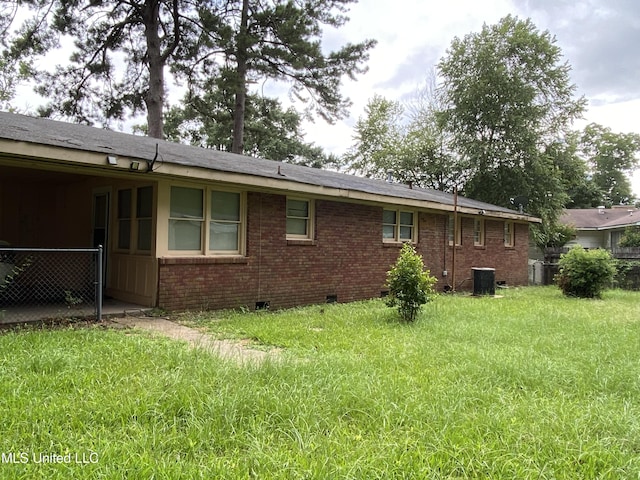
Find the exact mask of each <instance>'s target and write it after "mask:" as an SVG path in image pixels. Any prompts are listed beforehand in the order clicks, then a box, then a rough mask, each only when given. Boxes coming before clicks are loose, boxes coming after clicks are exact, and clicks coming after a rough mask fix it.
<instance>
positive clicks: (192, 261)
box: [158, 255, 249, 265]
mask: <svg viewBox="0 0 640 480" xmlns="http://www.w3.org/2000/svg"><path fill="white" fill-rule="evenodd" d="M158 261H159V263H160V265H213V264H246V263H248V262H249V258H248V257H244V256H241V255H227V256H225V255H218V256H215V257H213V256H212V257H205V256H199V257H160V258H159V259H158Z"/></svg>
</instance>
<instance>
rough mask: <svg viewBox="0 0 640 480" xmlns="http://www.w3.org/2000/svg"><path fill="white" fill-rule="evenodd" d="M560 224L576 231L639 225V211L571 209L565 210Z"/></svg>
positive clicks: (630, 207)
mask: <svg viewBox="0 0 640 480" xmlns="http://www.w3.org/2000/svg"><path fill="white" fill-rule="evenodd" d="M560 222H561V223H564V224H567V225H572V226H574V227H575V228H577V229H578V230H606V229H611V228H622V227H626V226H627V225H635V224H637V223H640V211H638V210H636V209H635V208H634V207H632V206H629V207H626V206H625V207H618V208H602V209H599V208H573V209H569V210H565V211H564V212H563V213H562V215H561V216H560Z"/></svg>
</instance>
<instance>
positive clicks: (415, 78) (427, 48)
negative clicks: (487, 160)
mask: <svg viewBox="0 0 640 480" xmlns="http://www.w3.org/2000/svg"><path fill="white" fill-rule="evenodd" d="M509 14H512V15H515V16H518V17H520V18H522V19H525V18H530V19H531V20H532V21H533V23H534V24H535V25H536V26H537V27H538V29H539V30H540V31H545V30H547V31H549V33H550V34H551V35H552V36H554V37H555V39H556V43H557V45H558V46H559V47H560V49H561V51H562V53H563V55H564V60H566V61H567V62H568V63H569V65H570V66H571V67H572V71H571V79H572V82H573V83H574V84H575V85H576V86H577V95H579V96H584V97H585V98H586V99H587V100H588V109H587V112H586V114H585V118H584V119H583V120H581V121H580V122H578V123H577V124H576V125H575V127H576V128H577V129H581V128H583V127H584V126H585V125H586V124H587V123H590V122H596V123H599V124H602V125H604V126H606V127H609V128H611V129H612V130H613V131H614V132H619V133H628V132H636V133H640V53H638V46H640V1H639V0H446V1H442V0H394V1H393V2H391V1H384V0H359V2H358V3H355V4H352V5H351V6H350V10H349V13H348V16H349V18H350V21H349V22H347V24H346V25H344V26H342V27H340V28H339V29H328V30H326V31H325V34H324V38H323V45H324V47H325V48H326V49H329V50H331V49H338V48H340V47H341V46H342V45H345V44H347V43H349V42H351V43H357V42H361V41H363V40H365V39H376V40H377V41H378V44H377V46H376V47H375V48H374V49H373V50H372V51H371V53H370V59H369V62H368V67H369V69H368V72H367V73H365V74H362V75H359V76H358V77H357V79H356V81H351V80H349V79H348V78H346V79H344V81H343V86H342V93H343V94H344V95H345V96H347V97H349V98H350V100H351V101H352V106H351V108H350V110H349V113H350V114H349V116H348V117H347V118H345V119H343V120H340V121H337V122H336V123H335V124H333V125H329V124H327V123H325V122H324V121H323V120H322V119H320V118H318V119H317V120H316V121H315V122H313V123H310V122H306V123H305V124H304V131H305V133H306V135H305V140H306V141H308V142H313V143H315V144H316V145H319V146H321V147H322V148H323V149H324V150H325V151H327V152H330V153H334V154H337V155H342V154H344V153H345V152H346V151H347V149H348V148H349V146H351V145H352V144H353V128H354V126H355V124H356V122H357V120H358V118H359V117H362V116H363V115H364V109H365V106H366V105H367V102H368V101H369V99H371V98H372V97H373V96H374V95H376V94H378V95H381V96H383V97H385V98H387V99H389V100H400V101H402V100H403V99H408V98H411V97H412V96H414V95H415V92H416V91H417V90H418V88H420V86H421V85H424V83H425V81H426V79H427V77H428V75H429V73H430V72H432V71H433V68H434V66H435V65H436V64H437V63H438V61H439V60H440V59H441V58H442V57H443V56H444V55H445V54H446V50H447V48H448V47H449V45H450V44H451V42H452V40H453V39H454V38H455V37H459V38H462V37H464V36H465V35H466V34H468V33H472V32H479V31H480V30H481V29H482V26H483V24H488V25H491V24H496V23H498V22H499V21H500V19H501V18H503V17H505V16H506V15H509ZM256 88H261V89H263V91H264V92H265V94H267V95H269V96H272V95H274V94H278V95H279V96H280V98H281V99H282V100H283V103H285V104H286V101H287V98H288V96H287V91H286V88H285V87H284V85H282V84H280V85H266V88H265V85H260V86H256ZM169 93H170V95H169V99H170V101H171V102H172V103H177V102H178V101H179V100H180V98H181V96H182V93H181V92H180V91H178V90H173V91H171V92H169ZM33 95H34V94H33V92H32V90H31V89H29V91H28V93H27V94H26V95H25V97H26V98H27V99H32V98H34V97H33ZM30 103H32V102H29V101H27V102H26V105H27V106H28V105H29V104H30ZM31 106H33V105H31ZM138 123H139V122H138ZM632 185H633V188H634V193H635V195H636V196H637V197H640V170H639V171H637V172H636V174H635V175H634V176H633V178H632Z"/></svg>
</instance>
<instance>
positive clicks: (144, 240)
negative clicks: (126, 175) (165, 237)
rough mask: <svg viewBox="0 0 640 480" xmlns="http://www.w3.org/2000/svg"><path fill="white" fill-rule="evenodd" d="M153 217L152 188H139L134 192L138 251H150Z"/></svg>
mask: <svg viewBox="0 0 640 480" xmlns="http://www.w3.org/2000/svg"><path fill="white" fill-rule="evenodd" d="M152 216H153V187H140V188H138V189H137V191H136V221H137V224H138V234H137V236H138V241H137V242H136V245H137V248H138V250H145V251H149V250H151V234H152V230H153V228H152Z"/></svg>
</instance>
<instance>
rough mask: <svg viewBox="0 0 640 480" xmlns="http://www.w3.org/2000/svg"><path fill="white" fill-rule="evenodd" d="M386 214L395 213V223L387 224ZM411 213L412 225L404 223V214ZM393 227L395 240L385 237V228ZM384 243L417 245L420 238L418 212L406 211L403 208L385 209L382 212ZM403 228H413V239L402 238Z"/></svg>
mask: <svg viewBox="0 0 640 480" xmlns="http://www.w3.org/2000/svg"><path fill="white" fill-rule="evenodd" d="M384 212H394V214H395V222H394V223H385V222H384ZM403 213H409V214H411V221H412V223H411V224H408V223H402V214H403ZM385 225H386V226H393V238H385V236H384V226H385ZM382 227H383V234H382V241H383V242H386V243H405V242H411V243H416V241H417V238H418V212H416V211H415V210H404V209H401V208H384V209H383V210H382ZM403 227H405V228H406V227H410V228H411V238H407V237H402V236H401V232H402V228H403Z"/></svg>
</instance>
